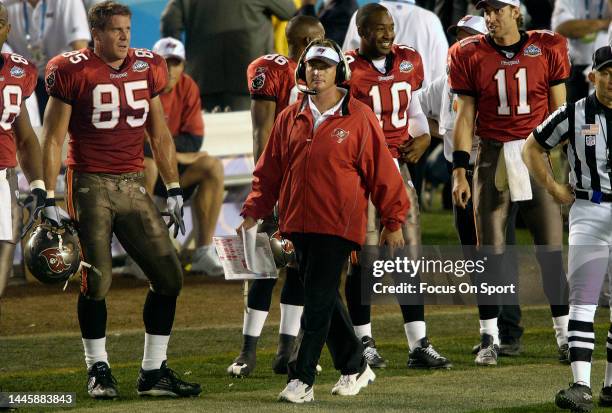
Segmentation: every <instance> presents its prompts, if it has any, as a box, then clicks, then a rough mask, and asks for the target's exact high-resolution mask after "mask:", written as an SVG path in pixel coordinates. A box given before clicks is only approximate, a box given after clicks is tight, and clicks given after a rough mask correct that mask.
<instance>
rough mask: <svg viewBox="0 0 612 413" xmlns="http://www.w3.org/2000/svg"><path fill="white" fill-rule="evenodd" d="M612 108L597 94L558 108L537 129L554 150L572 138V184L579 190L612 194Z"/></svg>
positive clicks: (569, 155)
mask: <svg viewBox="0 0 612 413" xmlns="http://www.w3.org/2000/svg"><path fill="white" fill-rule="evenodd" d="M610 134H612V109H610V108H607V107H606V106H604V105H602V104H601V103H600V102H599V101H598V100H597V98H596V97H595V94H592V95H590V96H588V97H586V98H584V99H581V100H579V101H578V102H576V103H574V104H568V105H566V106H562V107H560V108H559V109H557V111H556V112H554V113H553V114H551V115H550V116H549V117H548V119H546V120H545V121H544V123H542V124H541V125H540V126H538V127H537V128H536V130H535V131H533V135H534V137H535V138H536V140H537V141H538V143H539V144H540V145H542V147H544V148H546V149H552V148H553V147H555V146H556V145H557V144H559V143H560V142H563V141H565V140H568V142H569V145H568V146H567V158H568V160H569V164H570V167H571V171H570V184H571V185H572V186H573V187H574V188H576V189H579V190H584V191H589V190H592V191H599V192H604V193H612V188H611V186H610V180H611V178H612V171H610V168H609V166H610V165H609V162H610V161H609V160H611V159H612V146H611V142H610Z"/></svg>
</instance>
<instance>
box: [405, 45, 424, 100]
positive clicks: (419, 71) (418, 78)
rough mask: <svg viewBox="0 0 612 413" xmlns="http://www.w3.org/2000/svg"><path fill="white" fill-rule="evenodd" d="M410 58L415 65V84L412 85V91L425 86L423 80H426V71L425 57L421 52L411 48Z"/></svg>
mask: <svg viewBox="0 0 612 413" xmlns="http://www.w3.org/2000/svg"><path fill="white" fill-rule="evenodd" d="M409 50H410V54H409V58H410V61H411V62H412V64H413V66H414V69H413V70H414V84H413V85H412V92H413V93H414V92H416V91H417V90H419V89H421V87H422V86H423V80H425V71H424V69H423V59H422V58H421V55H420V54H419V52H417V51H416V50H414V49H409Z"/></svg>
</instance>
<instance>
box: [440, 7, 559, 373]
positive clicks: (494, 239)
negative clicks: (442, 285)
mask: <svg viewBox="0 0 612 413" xmlns="http://www.w3.org/2000/svg"><path fill="white" fill-rule="evenodd" d="M519 6H520V2H519V0H487V1H481V2H479V3H478V7H479V8H484V9H485V20H486V24H487V28H488V30H489V34H488V35H486V36H485V35H478V36H473V37H469V38H467V39H464V40H462V41H460V42H458V43H456V44H455V45H454V46H453V47H452V49H451V51H450V53H449V62H450V68H449V70H450V71H449V78H450V85H451V89H452V91H453V92H454V93H456V94H457V95H458V99H457V101H458V108H457V119H456V123H455V129H454V149H455V151H454V152H453V179H454V187H453V199H454V202H455V204H457V205H459V206H460V207H461V208H465V205H466V202H467V201H468V199H469V198H470V196H471V191H470V187H469V185H468V182H467V180H466V168H467V166H468V162H469V151H470V148H471V145H472V136H473V135H474V132H475V133H476V135H478V136H479V137H480V138H481V142H480V145H479V150H478V158H477V160H476V164H475V166H474V179H473V191H474V198H473V205H474V211H475V220H476V233H477V236H478V247H479V249H481V253H484V252H485V248H486V252H490V254H487V274H488V275H493V274H494V275H498V274H499V273H500V272H501V269H502V267H501V260H502V253H503V249H504V245H505V228H506V222H507V218H508V211H509V207H510V201H511V200H512V201H516V202H518V204H519V209H520V211H521V213H522V215H523V219H524V220H525V222H526V223H527V225H528V227H529V229H530V230H531V233H532V234H533V237H534V243H535V244H536V246H538V248H537V249H536V255H537V258H538V261H539V263H540V267H541V272H542V280H543V285H544V291H545V293H546V295H547V298H548V300H549V302H550V304H551V312H552V316H553V326H554V329H555V335H556V339H557V344H558V346H559V360H560V361H562V362H567V361H568V358H567V357H568V345H567V323H568V306H567V305H566V304H565V303H566V301H564V298H565V296H566V294H567V283H566V280H565V273H564V270H563V264H562V257H561V246H562V244H563V227H562V221H561V212H560V209H559V206H558V204H557V203H555V202H554V200H553V198H552V197H551V195H550V194H548V192H547V191H546V190H545V189H544V188H543V187H542V186H540V185H539V184H538V183H536V182H535V181H534V180H530V177H529V175H528V172H527V171H526V168H525V166H524V164H523V162H522V160H521V157H520V150H521V147H522V145H523V143H524V140H525V139H526V138H527V136H528V135H529V134H530V133H531V131H532V130H533V129H534V128H535V127H536V126H538V125H539V124H540V123H542V122H543V121H544V119H546V117H547V115H548V113H549V112H551V111H554V110H555V109H557V108H558V107H559V106H561V105H562V104H564V103H565V84H564V81H565V79H567V77H568V76H569V57H568V50H567V41H566V40H565V38H563V37H562V36H561V35H559V34H555V33H553V32H550V31H532V32H523V31H519V20H520V19H521V16H520V10H519ZM502 148H503V149H502ZM517 154H518V156H516V155H517ZM500 156H503V157H504V158H505V168H504V167H503V166H501V165H500V166H498V160H499V158H500ZM506 172H507V176H509V177H511V179H508V180H507V181H506V182H507V183H506V184H504V183H503V180H502V179H500V177H501V176H503V174H505V173H506ZM489 249H490V251H489ZM480 302H481V303H482V300H481V301H480ZM479 313H480V314H479V318H480V334H481V344H480V350H479V352H478V354H477V356H476V360H475V361H476V364H478V365H495V364H497V353H498V348H499V347H498V346H499V338H498V327H497V316H498V314H499V306H497V305H480V306H479Z"/></svg>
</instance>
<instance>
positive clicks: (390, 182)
mask: <svg viewBox="0 0 612 413" xmlns="http://www.w3.org/2000/svg"><path fill="white" fill-rule="evenodd" d="M362 106H363V110H362V112H363V116H362V118H361V119H362V123H363V125H364V126H363V131H362V137H363V143H362V148H363V149H362V151H361V156H360V157H359V168H360V169H361V170H362V171H363V176H364V177H365V180H366V182H367V186H368V189H369V190H370V193H371V199H372V203H373V204H374V206H375V207H376V209H377V210H378V211H380V216H381V220H380V222H381V224H382V225H384V226H385V228H387V229H388V230H390V231H396V230H398V229H399V228H400V227H401V225H402V223H403V222H404V221H405V220H406V214H407V212H408V208H409V207H410V201H409V200H408V196H407V195H406V189H405V188H404V183H403V182H402V178H401V176H400V174H399V170H398V169H397V167H396V166H395V162H394V161H393V157H392V156H391V152H389V150H388V149H387V145H386V144H385V136H384V135H383V132H382V130H381V128H380V125H379V123H378V119H377V118H376V115H375V114H374V112H372V110H371V109H370V108H369V107H367V106H366V105H365V104H364V105H362Z"/></svg>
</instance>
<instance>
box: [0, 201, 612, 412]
mask: <svg viewBox="0 0 612 413" xmlns="http://www.w3.org/2000/svg"><path fill="white" fill-rule="evenodd" d="M423 226H424V234H425V236H424V238H425V239H424V243H428V244H430V245H431V244H449V243H454V242H455V238H456V236H455V233H454V230H453V229H452V226H451V221H450V217H449V216H448V215H447V214H445V213H428V214H425V215H424V217H423ZM519 239H520V240H525V241H526V240H527V239H528V236H527V235H526V234H525V233H524V231H522V232H521V233H520V234H519ZM117 286H118V287H119V288H114V289H113V290H112V291H111V293H110V296H109V299H108V307H109V329H108V334H107V336H108V344H107V346H108V353H109V357H110V362H111V367H112V368H113V372H114V375H115V376H116V378H117V380H118V383H119V385H118V387H119V391H120V394H121V398H120V399H118V400H115V401H93V400H91V399H89V398H88V396H87V393H86V389H85V382H86V374H85V367H84V362H83V349H82V346H81V340H80V335H79V333H78V327H77V323H76V314H75V308H76V306H75V303H76V288H74V287H72V288H71V291H69V292H68V293H62V292H60V291H57V289H50V288H48V287H41V286H37V285H32V286H27V287H23V286H21V287H11V288H10V289H9V290H8V294H7V297H6V298H5V299H4V298H3V302H2V324H0V349H1V351H0V388H1V389H2V390H3V391H14V392H17V391H20V392H26V391H67V392H76V395H77V404H76V408H74V409H72V411H96V412H97V411H99V412H147V413H148V412H199V411H210V412H233V411H248V412H260V411H261V412H276V411H298V410H304V411H325V412H333V411H352V412H358V411H359V412H361V411H364V412H365V411H381V412H382V411H403V412H432V413H442V412H551V411H558V409H556V408H555V406H554V404H553V398H554V394H555V392H556V391H557V390H558V389H560V388H562V387H565V386H567V384H568V382H569V381H570V379H571V372H570V368H569V367H568V366H566V365H560V364H559V363H558V362H557V360H556V357H557V348H556V343H555V341H554V335H553V330H552V321H551V319H550V313H549V311H548V309H547V308H544V307H529V308H524V309H523V311H524V312H523V325H524V327H525V335H524V337H523V350H524V351H523V354H522V355H521V356H519V357H516V358H500V360H499V366H498V367H495V368H482V367H480V368H477V367H476V366H475V365H474V362H473V356H472V355H471V354H470V349H471V347H472V345H473V344H475V343H476V341H477V340H478V321H477V313H476V309H475V308H466V307H459V306H454V307H453V306H445V307H429V308H427V312H426V318H427V321H428V335H429V337H430V338H431V340H432V342H433V343H434V345H435V346H436V348H437V349H438V350H439V351H440V352H442V353H443V354H444V355H446V356H448V357H449V358H450V359H451V360H452V361H453V363H454V367H453V369H452V370H450V371H414V370H408V369H407V368H406V361H407V356H408V353H407V344H406V339H405V336H404V332H403V327H402V319H401V315H400V313H399V309H398V308H397V307H396V306H378V307H375V308H374V310H373V330H374V335H375V338H376V340H377V343H378V345H379V350H380V352H381V353H382V354H383V356H385V358H387V361H388V364H389V367H388V368H386V369H384V370H377V371H376V374H377V379H376V381H375V383H374V384H373V385H372V386H370V387H368V388H367V389H365V390H364V391H363V392H362V393H361V394H360V395H358V396H356V397H352V398H340V397H338V396H331V395H330V394H329V392H330V390H331V387H332V385H333V384H334V383H335V381H336V380H337V379H338V373H337V372H335V371H334V370H333V366H332V364H331V360H330V358H329V354H328V352H327V350H326V349H324V350H323V355H322V359H321V365H322V366H323V373H322V375H321V376H319V377H318V378H317V382H316V384H315V402H314V403H312V404H310V405H307V406H292V405H287V404H280V403H278V402H276V396H277V394H278V392H279V391H280V390H282V388H283V387H284V385H285V377H282V376H275V375H274V374H273V373H272V371H271V368H270V366H271V362H272V357H273V355H274V353H275V350H276V337H277V333H278V305H277V303H278V297H275V300H274V302H273V305H272V307H273V310H272V312H271V314H270V319H269V323H268V325H267V326H266V328H265V329H264V333H263V334H262V337H261V339H260V345H259V350H258V365H257V369H256V371H255V373H254V374H253V375H252V376H251V377H249V378H247V379H231V378H229V377H228V376H227V375H226V373H225V369H226V367H227V365H228V364H229V363H230V362H231V361H232V359H233V358H234V357H235V356H236V354H237V352H238V350H239V348H240V344H241V321H242V315H241V313H242V295H241V286H240V285H238V284H231V285H228V283H224V282H222V281H210V280H193V279H189V277H188V279H187V282H186V286H185V291H184V293H183V295H182V296H181V299H180V300H179V308H178V310H177V321H176V323H175V327H176V328H175V331H174V332H173V335H172V339H171V342H170V349H169V354H168V356H169V365H170V367H172V368H174V369H175V370H176V371H177V372H179V374H181V375H183V378H185V379H187V380H193V381H198V382H200V383H202V387H203V389H204V391H203V393H202V395H201V397H200V398H197V399H189V400H172V399H157V400H150V399H140V398H138V396H137V395H136V392H135V382H136V377H137V375H138V369H139V366H140V358H141V356H142V344H143V331H142V327H141V325H142V322H141V316H140V314H141V308H142V302H143V299H144V294H145V292H146V286H145V284H142V285H141V284H137V283H136V282H132V283H121V282H118V283H117V285H116V286H115V287H117ZM24 289H27V290H26V291H25V292H24ZM277 290H278V288H277ZM277 292H278V291H277ZM608 320H609V318H608V314H607V310H606V309H602V310H600V311H599V313H598V316H597V324H596V339H597V344H596V349H595V353H594V356H593V358H594V365H593V377H592V383H593V389H594V396H595V399H596V398H597V394H598V392H599V389H600V387H601V383H602V381H603V372H604V367H605V337H606V331H607V328H608V322H609V321H608ZM22 410H23V411H55V410H57V409H55V410H54V409H53V408H40V407H39V408H36V409H34V408H31V409H26V408H23V409H19V411H22Z"/></svg>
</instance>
